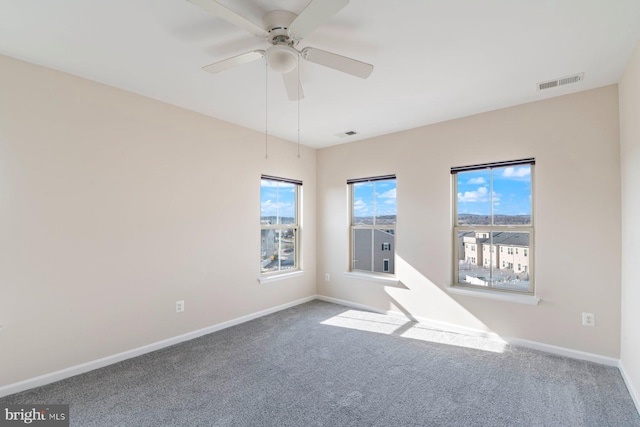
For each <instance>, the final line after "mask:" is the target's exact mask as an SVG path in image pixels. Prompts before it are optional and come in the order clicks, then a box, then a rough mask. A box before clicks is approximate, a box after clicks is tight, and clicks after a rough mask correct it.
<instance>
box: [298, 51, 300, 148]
mask: <svg viewBox="0 0 640 427" xmlns="http://www.w3.org/2000/svg"><path fill="white" fill-rule="evenodd" d="M298 158H300V56H299V55H298Z"/></svg>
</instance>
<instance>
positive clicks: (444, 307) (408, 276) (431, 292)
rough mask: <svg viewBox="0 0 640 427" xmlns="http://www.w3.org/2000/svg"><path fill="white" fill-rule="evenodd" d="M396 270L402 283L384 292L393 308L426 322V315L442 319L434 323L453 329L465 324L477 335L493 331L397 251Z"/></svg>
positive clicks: (389, 287) (490, 333)
mask: <svg viewBox="0 0 640 427" xmlns="http://www.w3.org/2000/svg"><path fill="white" fill-rule="evenodd" d="M396 274H397V276H398V278H399V279H400V282H401V284H402V285H401V286H398V287H391V286H388V287H386V288H385V292H386V293H387V295H388V296H389V297H390V299H391V301H390V310H391V311H398V312H401V313H403V314H404V315H405V316H407V317H408V318H410V319H414V320H418V321H420V322H421V323H425V322H424V321H423V320H426V319H441V320H440V321H439V322H438V323H441V325H435V327H436V328H439V327H443V328H444V329H447V330H450V329H451V328H455V326H462V327H464V328H467V329H472V330H473V334H474V335H481V334H482V333H485V336H490V335H492V334H493V331H492V330H491V328H489V327H488V326H487V325H486V324H484V323H483V322H482V321H481V320H480V319H478V318H477V317H476V316H474V315H473V314H472V313H471V312H469V311H468V310H467V309H466V308H465V307H464V306H463V305H461V304H460V303H459V302H458V301H456V300H455V299H454V298H453V297H452V296H451V295H450V294H449V293H447V292H446V291H445V290H443V289H442V288H441V287H439V286H437V285H436V284H435V283H433V282H432V281H431V280H430V279H428V278H427V277H425V276H424V275H423V274H422V273H421V272H420V271H418V270H417V269H416V268H415V267H413V266H412V265H411V264H410V263H409V262H408V261H406V260H405V259H404V258H403V257H402V256H400V255H398V254H396ZM420 317H422V318H420ZM423 318H424V319H423ZM431 326H432V327H433V326H434V325H431ZM453 330H454V331H457V330H456V329H453Z"/></svg>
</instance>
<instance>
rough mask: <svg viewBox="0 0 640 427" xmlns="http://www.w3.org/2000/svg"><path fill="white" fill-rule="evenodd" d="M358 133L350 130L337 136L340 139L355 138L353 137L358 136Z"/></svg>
mask: <svg viewBox="0 0 640 427" xmlns="http://www.w3.org/2000/svg"><path fill="white" fill-rule="evenodd" d="M357 134H358V132H356V131H355V130H348V131H346V132H340V133H336V134H335V135H336V136H337V137H339V138H344V137H347V136H353V135H357Z"/></svg>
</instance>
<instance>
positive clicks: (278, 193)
mask: <svg viewBox="0 0 640 427" xmlns="http://www.w3.org/2000/svg"><path fill="white" fill-rule="evenodd" d="M295 197H296V191H295V185H294V184H287V183H284V182H278V181H267V180H264V179H263V180H261V181H260V216H261V217H265V216H279V217H294V216H295V211H296V201H295Z"/></svg>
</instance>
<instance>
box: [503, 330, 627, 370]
mask: <svg viewBox="0 0 640 427" xmlns="http://www.w3.org/2000/svg"><path fill="white" fill-rule="evenodd" d="M502 339H504V340H505V341H506V342H507V343H509V344H511V345H515V346H518V347H526V348H530V349H533V350H539V351H544V352H545V353H551V354H557V355H558V356H565V357H570V358H572V359H578V360H586V361H588V362H594V363H599V364H601V365H606V366H613V367H616V368H617V367H618V365H619V362H620V359H616V358H614V357H608V356H602V355H600V354H595V353H587V352H586V351H580V350H573V349H571V348H566V347H558V346H555V345H551V344H544V343H541V342H537V341H529V340H523V339H520V338H512V337H502Z"/></svg>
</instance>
